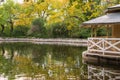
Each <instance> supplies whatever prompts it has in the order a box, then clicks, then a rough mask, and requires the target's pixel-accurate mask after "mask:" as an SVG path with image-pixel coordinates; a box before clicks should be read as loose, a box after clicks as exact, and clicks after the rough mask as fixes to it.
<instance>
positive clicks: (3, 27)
mask: <svg viewBox="0 0 120 80" xmlns="http://www.w3.org/2000/svg"><path fill="white" fill-rule="evenodd" d="M1 27H2V30H1V33H3V32H4V29H5V26H4V25H1Z"/></svg>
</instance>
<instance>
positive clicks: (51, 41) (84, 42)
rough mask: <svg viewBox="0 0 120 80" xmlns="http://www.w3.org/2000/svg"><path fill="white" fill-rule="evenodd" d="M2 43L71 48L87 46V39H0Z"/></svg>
mask: <svg viewBox="0 0 120 80" xmlns="http://www.w3.org/2000/svg"><path fill="white" fill-rule="evenodd" d="M2 42H31V43H35V44H58V45H71V46H87V39H68V38H66V39H61V38H55V39H53V38H49V39H43V38H0V43H2Z"/></svg>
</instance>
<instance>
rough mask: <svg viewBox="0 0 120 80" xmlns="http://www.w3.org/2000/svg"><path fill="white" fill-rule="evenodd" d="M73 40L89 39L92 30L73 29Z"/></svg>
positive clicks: (71, 35) (71, 34)
mask: <svg viewBox="0 0 120 80" xmlns="http://www.w3.org/2000/svg"><path fill="white" fill-rule="evenodd" d="M70 37H72V38H88V37H90V28H79V27H77V28H73V29H72V30H71V33H70Z"/></svg>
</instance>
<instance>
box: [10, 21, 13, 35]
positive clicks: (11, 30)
mask: <svg viewBox="0 0 120 80" xmlns="http://www.w3.org/2000/svg"><path fill="white" fill-rule="evenodd" d="M12 32H13V22H12V20H11V21H10V33H12Z"/></svg>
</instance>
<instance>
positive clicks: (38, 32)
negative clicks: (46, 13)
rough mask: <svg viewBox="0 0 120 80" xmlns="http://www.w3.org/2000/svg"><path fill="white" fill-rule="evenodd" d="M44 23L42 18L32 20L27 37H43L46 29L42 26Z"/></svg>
mask: <svg viewBox="0 0 120 80" xmlns="http://www.w3.org/2000/svg"><path fill="white" fill-rule="evenodd" d="M44 23H45V21H44V20H43V19H42V18H37V19H35V20H33V22H32V26H31V29H30V30H29V32H28V35H30V36H34V37H45V36H46V32H47V30H46V28H45V26H44Z"/></svg>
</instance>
